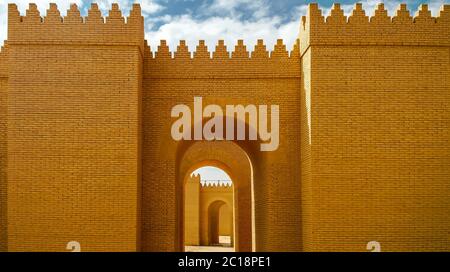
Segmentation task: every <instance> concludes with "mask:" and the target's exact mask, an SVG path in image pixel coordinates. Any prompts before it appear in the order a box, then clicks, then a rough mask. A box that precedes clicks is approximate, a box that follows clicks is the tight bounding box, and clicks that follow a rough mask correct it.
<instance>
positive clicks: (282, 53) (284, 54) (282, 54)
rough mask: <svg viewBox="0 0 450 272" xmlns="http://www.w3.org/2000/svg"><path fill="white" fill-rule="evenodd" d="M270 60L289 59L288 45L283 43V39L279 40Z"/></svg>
mask: <svg viewBox="0 0 450 272" xmlns="http://www.w3.org/2000/svg"><path fill="white" fill-rule="evenodd" d="M270 58H272V59H280V58H286V59H287V58H289V52H288V51H287V50H286V45H285V44H284V43H283V40H282V39H278V40H277V43H276V44H275V47H274V49H273V51H272V52H271V53H270Z"/></svg>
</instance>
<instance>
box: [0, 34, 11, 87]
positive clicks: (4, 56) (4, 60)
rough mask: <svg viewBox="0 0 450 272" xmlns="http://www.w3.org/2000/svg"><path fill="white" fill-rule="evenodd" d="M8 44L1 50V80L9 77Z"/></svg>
mask: <svg viewBox="0 0 450 272" xmlns="http://www.w3.org/2000/svg"><path fill="white" fill-rule="evenodd" d="M8 74H9V73H8V44H7V43H6V42H5V44H4V45H3V46H2V47H1V48H0V78H5V77H8Z"/></svg>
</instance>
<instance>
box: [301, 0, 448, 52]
mask: <svg viewBox="0 0 450 272" xmlns="http://www.w3.org/2000/svg"><path fill="white" fill-rule="evenodd" d="M299 37H300V40H301V44H300V51H301V53H302V54H303V52H305V50H306V49H307V48H308V47H309V46H312V45H423V46H450V38H449V37H450V5H443V6H442V7H441V10H440V12H439V16H438V17H432V15H431V12H430V10H429V9H428V5H426V4H423V5H421V6H420V7H419V10H418V11H417V12H416V14H415V16H414V17H412V16H411V15H410V12H409V10H408V9H407V6H406V4H401V5H400V6H399V8H398V10H397V12H396V14H395V16H393V17H390V16H388V13H387V11H386V9H385V8H384V4H378V6H377V8H376V9H375V12H374V16H371V17H370V18H369V16H367V15H366V12H365V11H364V10H363V8H362V5H361V4H360V3H358V4H355V7H354V9H353V11H352V14H351V15H350V16H348V17H347V16H345V15H344V12H343V10H342V9H341V7H340V5H339V4H334V5H333V7H332V9H331V13H330V15H329V16H328V17H325V16H324V15H323V14H322V11H321V10H320V9H319V6H318V4H315V3H313V4H310V5H309V7H308V11H307V15H306V16H303V17H302V20H301V25H300V33H299Z"/></svg>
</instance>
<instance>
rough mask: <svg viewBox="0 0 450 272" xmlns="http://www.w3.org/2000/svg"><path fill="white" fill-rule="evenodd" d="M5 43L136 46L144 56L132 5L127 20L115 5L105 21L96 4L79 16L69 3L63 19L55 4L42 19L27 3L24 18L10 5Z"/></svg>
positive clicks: (139, 25) (141, 26)
mask: <svg viewBox="0 0 450 272" xmlns="http://www.w3.org/2000/svg"><path fill="white" fill-rule="evenodd" d="M8 44H9V45H15V44H55V45H56V44H59V45H61V44H70V45H73V44H82V45H123V46H139V48H140V50H141V52H142V53H143V51H144V18H143V16H142V14H141V7H140V5H139V4H133V7H132V9H131V11H130V15H129V16H128V18H126V20H125V18H124V17H123V16H122V12H121V10H120V9H119V6H118V5H117V4H112V7H111V10H110V11H109V14H108V16H107V17H106V18H103V17H102V14H101V12H100V10H99V8H98V5H97V4H95V3H94V4H92V5H91V7H90V9H89V11H88V15H87V16H86V17H81V15H80V11H79V9H78V7H77V5H75V4H72V5H71V6H70V9H69V10H68V11H67V16H65V17H64V18H63V17H61V15H60V11H59V10H58V8H57V6H56V4H50V7H49V9H48V10H47V15H46V16H45V17H41V15H40V12H39V10H38V9H37V6H36V4H29V8H28V10H27V11H26V15H25V16H21V15H20V13H19V10H18V9H17V5H16V4H9V5H8Z"/></svg>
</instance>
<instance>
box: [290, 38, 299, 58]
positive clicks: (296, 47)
mask: <svg viewBox="0 0 450 272" xmlns="http://www.w3.org/2000/svg"><path fill="white" fill-rule="evenodd" d="M289 57H290V58H291V59H295V60H298V61H300V39H296V40H295V43H294V46H293V48H292V51H291V52H290V54H289Z"/></svg>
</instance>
